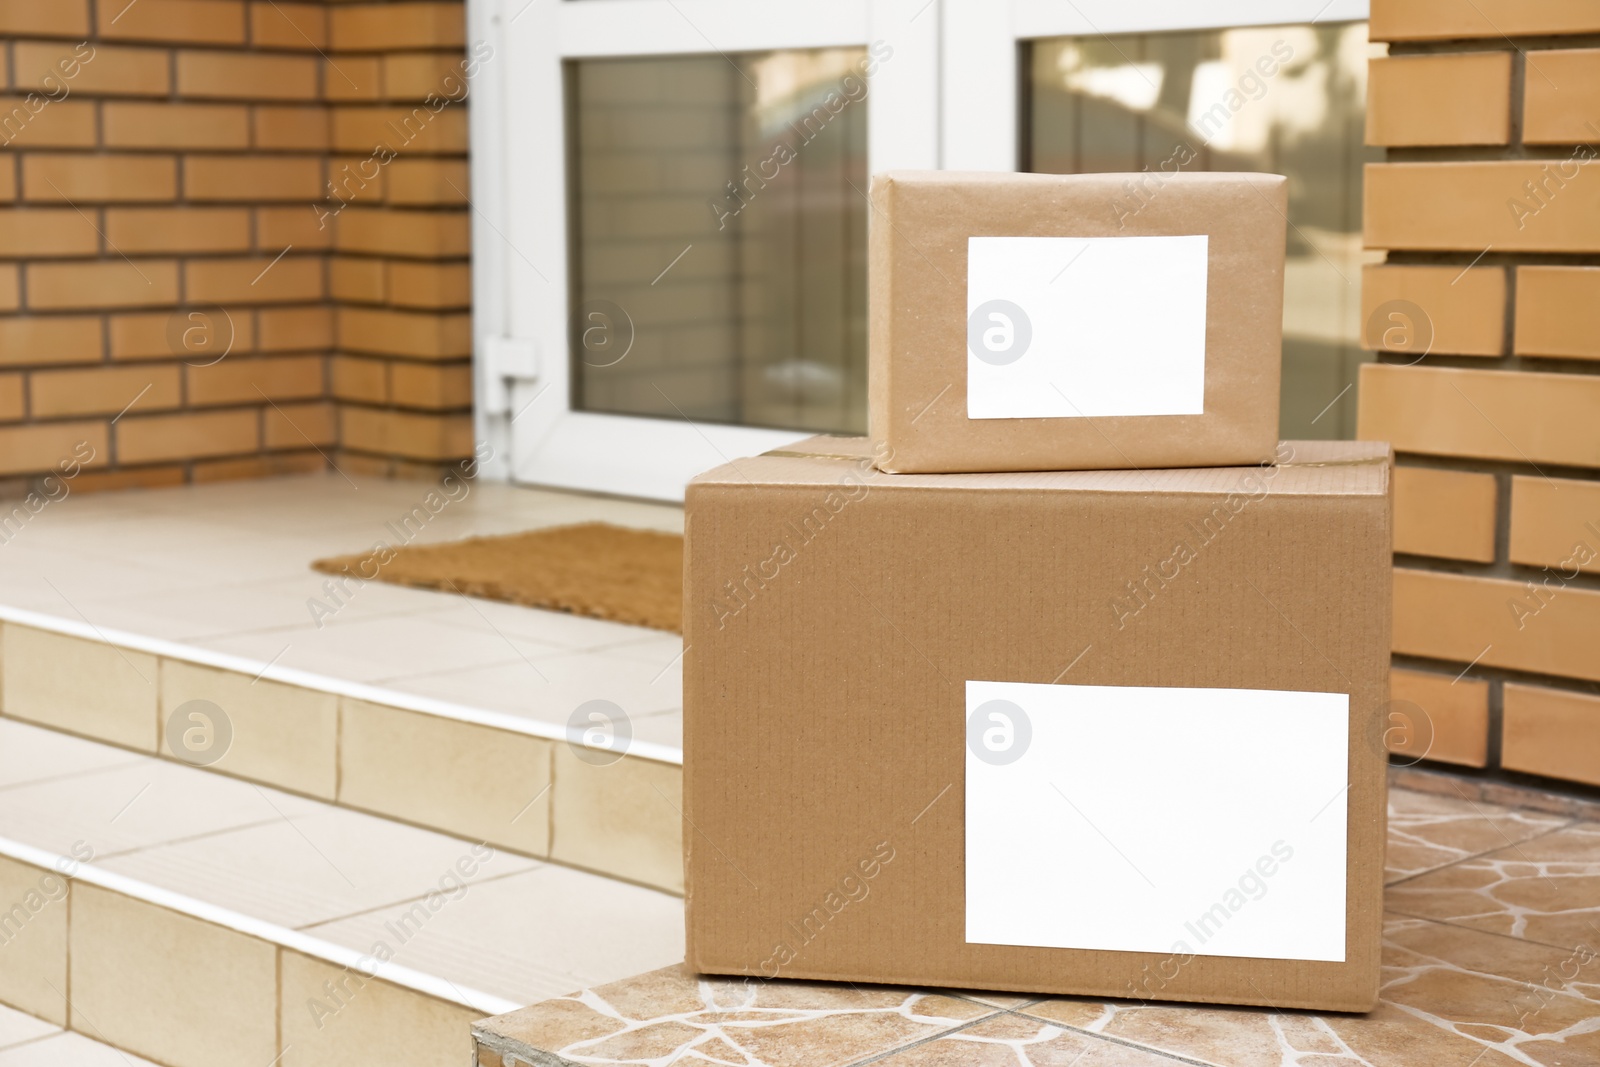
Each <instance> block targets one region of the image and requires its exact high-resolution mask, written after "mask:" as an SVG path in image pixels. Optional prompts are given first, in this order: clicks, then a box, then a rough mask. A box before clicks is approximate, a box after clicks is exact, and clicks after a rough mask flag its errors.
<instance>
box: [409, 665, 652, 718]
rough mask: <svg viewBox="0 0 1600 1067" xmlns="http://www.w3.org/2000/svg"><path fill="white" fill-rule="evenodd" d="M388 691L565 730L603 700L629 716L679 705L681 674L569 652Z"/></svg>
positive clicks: (430, 677) (414, 680) (413, 680)
mask: <svg viewBox="0 0 1600 1067" xmlns="http://www.w3.org/2000/svg"><path fill="white" fill-rule="evenodd" d="M382 684H383V685H384V686H385V687H387V688H390V689H398V690H400V691H401V692H405V693H416V694H419V695H421V696H430V697H435V698H437V699H440V700H449V701H453V702H456V703H461V704H467V705H470V706H472V707H482V708H490V709H493V710H496V711H507V712H511V713H512V714H515V715H524V716H527V717H528V718H531V719H537V720H539V721H541V722H546V723H550V724H553V725H556V726H562V727H564V726H566V724H567V722H568V720H569V719H570V718H571V716H572V713H573V712H574V711H576V710H577V708H578V706H579V705H580V704H584V703H587V702H588V701H591V700H607V701H610V702H611V703H613V704H615V705H617V707H619V708H621V709H622V710H623V712H624V713H626V714H627V715H629V716H644V715H650V714H652V713H654V712H660V711H671V710H673V709H675V708H680V707H682V706H683V669H682V665H681V663H680V664H674V665H672V666H670V667H668V668H665V669H663V668H661V667H657V666H656V665H654V664H652V663H644V662H641V661H639V660H632V659H623V658H621V657H619V656H615V655H612V654H611V653H609V652H570V653H560V654H555V655H546V656H539V657H537V658H535V659H534V660H533V661H532V663H531V664H530V663H524V662H521V661H518V662H514V663H501V664H496V665H490V666H484V667H477V668H466V669H460V670H450V671H444V672H440V673H430V674H417V675H412V676H409V677H399V678H390V679H387V680H385V681H384V682H383V683H382Z"/></svg>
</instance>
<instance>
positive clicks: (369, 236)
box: [333, 207, 472, 258]
mask: <svg viewBox="0 0 1600 1067" xmlns="http://www.w3.org/2000/svg"><path fill="white" fill-rule="evenodd" d="M333 247H334V248H336V249H338V250H339V251H341V252H365V253H368V254H370V255H387V256H422V257H427V258H440V257H454V256H465V255H467V254H468V253H469V252H470V251H471V249H472V220H471V218H470V217H469V216H468V215H467V213H466V212H464V211H463V212H455V211H402V210H398V209H394V208H369V207H347V208H345V209H344V210H343V211H341V212H340V213H339V215H338V221H337V223H336V224H335V226H334V236H333Z"/></svg>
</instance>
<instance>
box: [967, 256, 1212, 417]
mask: <svg viewBox="0 0 1600 1067" xmlns="http://www.w3.org/2000/svg"><path fill="white" fill-rule="evenodd" d="M1209 240H1210V239H1209V238H1208V237H1206V236H1205V235H1204V234H1200V235H1196V236H1186V237H969V238H968V239H967V417H968V418H972V419H1045V418H1083V417H1088V416H1107V415H1200V414H1203V413H1204V412H1205V394H1206V254H1207V248H1208V244H1209Z"/></svg>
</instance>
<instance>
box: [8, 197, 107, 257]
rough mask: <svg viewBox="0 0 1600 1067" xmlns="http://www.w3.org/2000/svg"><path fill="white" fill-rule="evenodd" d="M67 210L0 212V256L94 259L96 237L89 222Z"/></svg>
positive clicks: (98, 238) (31, 209) (43, 208)
mask: <svg viewBox="0 0 1600 1067" xmlns="http://www.w3.org/2000/svg"><path fill="white" fill-rule="evenodd" d="M93 218H94V216H93V215H90V216H89V218H87V219H86V218H84V216H83V215H80V214H78V213H77V212H76V211H74V210H73V209H72V208H70V207H62V208H54V207H36V208H23V209H19V210H10V209H8V210H4V211H0V255H7V256H18V257H22V256H94V255H99V254H100V235H99V234H97V233H95V232H94V226H93V225H92V224H91V220H92V219H93Z"/></svg>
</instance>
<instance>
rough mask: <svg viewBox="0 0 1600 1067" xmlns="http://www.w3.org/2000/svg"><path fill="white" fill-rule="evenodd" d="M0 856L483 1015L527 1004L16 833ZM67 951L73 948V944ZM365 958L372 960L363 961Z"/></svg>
mask: <svg viewBox="0 0 1600 1067" xmlns="http://www.w3.org/2000/svg"><path fill="white" fill-rule="evenodd" d="M0 856H3V857H5V858H6V859H10V860H14V861H16V862H18V863H24V864H27V865H28V866H30V867H36V868H39V869H41V870H45V871H54V872H55V873H56V874H57V875H59V876H60V877H62V878H65V879H66V880H67V881H68V882H69V883H71V882H80V881H81V882H84V883H86V884H88V885H92V886H94V887H96V888H98V889H104V890H106V891H107V892H111V893H118V894H121V895H122V896H125V897H130V898H132V899H134V900H138V901H141V902H142V903H145V904H150V905H152V906H154V907H158V908H164V909H166V910H167V911H172V912H176V913H177V914H179V915H187V916H189V917H190V918H192V919H198V920H199V921H201V922H205V923H210V924H211V925H213V926H220V927H223V928H224V929H228V930H232V931H233V932H235V933H239V934H243V935H245V936H246V937H253V938H256V939H257V940H260V941H265V942H267V943H268V944H270V945H276V946H278V947H279V948H284V949H288V950H290V951H292V952H298V953H300V954H301V955H303V956H309V957H311V958H313V959H318V960H321V961H322V962H324V963H331V964H334V965H335V966H338V967H344V968H346V969H348V970H354V971H357V972H358V973H360V974H361V975H363V976H364V977H366V978H368V979H369V980H374V979H375V980H377V981H382V982H388V983H390V984H391V985H396V986H400V987H402V988H405V989H409V990H411V991H412V992H415V993H421V994H423V995H424V996H429V997H433V998H434V999H435V1000H442V1001H444V1002H445V1003H447V1004H455V1005H457V1006H458V1007H463V1008H470V1009H472V1010H473V1011H481V1012H483V1013H484V1014H485V1015H503V1014H505V1013H506V1012H510V1011H516V1010H518V1009H519V1008H522V1007H524V1005H522V1004H518V1003H515V1002H514V1001H509V1000H506V999H505V998H503V997H499V996H496V995H494V994H492V993H485V992H483V991H482V990H478V989H472V988H470V987H468V986H463V985H460V984H459V983H456V982H452V981H450V980H449V979H448V978H443V977H440V976H437V975H432V974H428V973H427V972H425V971H419V970H416V969H414V968H411V967H407V966H405V965H404V964H399V963H395V962H393V961H392V960H391V961H387V962H382V963H378V964H377V966H376V967H372V966H370V963H372V962H375V961H372V957H370V956H368V955H367V954H365V953H363V952H359V951H357V950H355V949H352V948H346V947H345V946H343V945H339V944H335V943H334V942H332V941H325V940H323V939H322V938H320V937H316V936H314V935H311V934H307V933H304V932H302V931H300V930H292V929H290V928H289V927H286V926H279V925H278V924H276V923H272V922H268V921H267V920H265V919H258V918H256V917H254V916H252V915H246V914H244V913H243V912H238V911H234V910H233V909H231V908H225V907H223V906H222V905H220V904H212V903H210V902H209V901H205V900H200V899H199V898H197V897H191V896H188V895H186V894H183V893H179V892H177V891H176V890H172V889H166V888H164V887H162V886H158V885H152V884H150V883H149V882H143V881H140V880H139V879H137V878H132V877H129V876H128V875H125V874H120V873H118V872H116V871H109V870H106V869H105V868H103V867H96V866H95V865H93V864H92V863H85V862H83V861H81V860H78V859H76V858H73V857H71V856H63V855H61V854H60V853H58V852H52V851H51V850H49V849H45V848H39V847H38V846H36V845H30V844H28V843H26V842H24V841H18V840H16V839H14V838H9V837H0ZM68 951H69V952H70V946H69V949H68ZM364 962H365V963H367V964H369V965H365V966H364V965H363V964H364Z"/></svg>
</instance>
